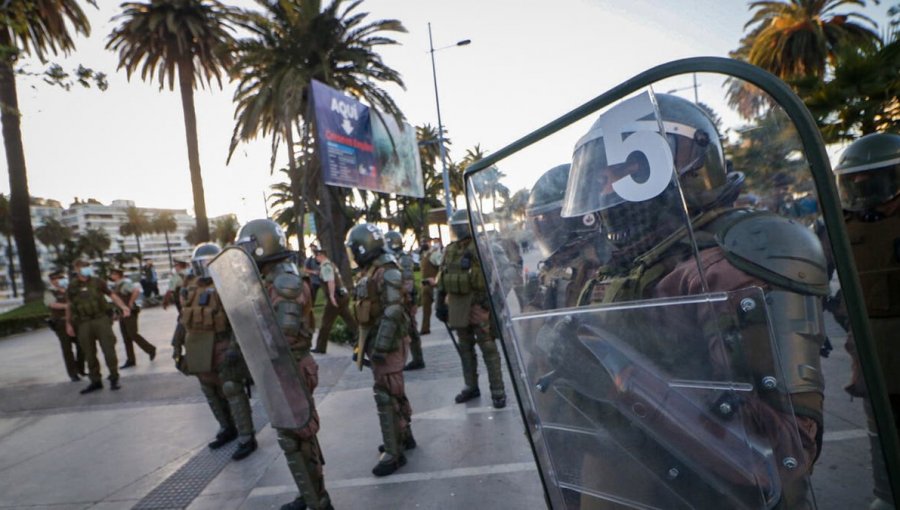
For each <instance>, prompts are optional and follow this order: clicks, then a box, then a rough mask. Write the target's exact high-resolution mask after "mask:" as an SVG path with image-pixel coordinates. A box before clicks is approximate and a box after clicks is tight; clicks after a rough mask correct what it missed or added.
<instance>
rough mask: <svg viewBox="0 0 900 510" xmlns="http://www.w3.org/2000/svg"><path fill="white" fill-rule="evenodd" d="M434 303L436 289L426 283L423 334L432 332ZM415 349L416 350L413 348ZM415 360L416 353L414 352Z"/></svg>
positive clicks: (423, 306)
mask: <svg viewBox="0 0 900 510" xmlns="http://www.w3.org/2000/svg"><path fill="white" fill-rule="evenodd" d="M433 303H434V287H432V286H431V285H428V284H426V283H424V282H423V283H422V299H421V304H422V329H421V331H422V333H430V332H431V305H432V304H433ZM420 345H421V343H420ZM413 349H415V348H414V347H413ZM413 357H414V358H415V352H413Z"/></svg>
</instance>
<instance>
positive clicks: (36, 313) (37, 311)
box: [0, 301, 50, 337]
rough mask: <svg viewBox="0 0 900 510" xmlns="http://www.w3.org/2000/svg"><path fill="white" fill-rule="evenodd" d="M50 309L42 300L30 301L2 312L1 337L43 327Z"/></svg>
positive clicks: (0, 320)
mask: <svg viewBox="0 0 900 510" xmlns="http://www.w3.org/2000/svg"><path fill="white" fill-rule="evenodd" d="M48 317H50V310H48V309H47V307H46V306H45V305H44V303H43V302H41V301H36V302H33V303H28V304H25V305H22V306H20V307H18V308H14V309H12V310H10V311H8V312H6V313H2V314H0V337H4V336H9V335H14V334H16V333H22V332H25V331H31V330H34V329H38V328H42V327H44V326H46V325H47V318H48Z"/></svg>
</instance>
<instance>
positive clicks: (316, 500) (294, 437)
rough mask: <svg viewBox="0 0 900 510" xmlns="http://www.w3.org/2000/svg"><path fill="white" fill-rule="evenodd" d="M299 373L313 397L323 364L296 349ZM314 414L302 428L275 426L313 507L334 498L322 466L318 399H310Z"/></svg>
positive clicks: (293, 473)
mask: <svg viewBox="0 0 900 510" xmlns="http://www.w3.org/2000/svg"><path fill="white" fill-rule="evenodd" d="M294 360H295V362H296V366H297V373H298V374H300V376H301V377H303V379H304V381H305V382H306V388H307V389H308V390H309V398H310V399H312V395H313V392H314V391H315V389H316V386H318V385H319V366H318V365H317V364H316V362H315V360H314V359H313V357H312V356H311V355H310V354H308V353H302V354H300V353H294ZM310 404H311V407H310V408H311V412H312V416H310V419H309V423H308V424H307V425H306V426H305V427H303V428H302V429H275V431H276V432H277V433H278V444H279V445H280V446H281V449H282V451H284V459H285V460H286V461H287V465H288V470H289V471H290V472H291V476H292V477H293V478H294V482H295V483H296V484H297V489H299V490H300V496H302V497H303V501H304V502H306V506H307V507H308V508H310V509H321V508H326V507H327V506H328V505H329V504H330V502H331V500H330V498H329V496H328V492H327V491H326V490H325V477H324V475H323V472H322V466H324V465H325V459H324V458H323V457H322V450H321V449H320V448H319V440H318V438H316V433H318V432H319V413H318V412H317V411H316V408H315V402H310Z"/></svg>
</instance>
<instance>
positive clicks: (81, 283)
mask: <svg viewBox="0 0 900 510" xmlns="http://www.w3.org/2000/svg"><path fill="white" fill-rule="evenodd" d="M109 295H112V291H111V290H109V287H107V285H106V282H104V281H103V280H100V279H99V278H96V277H93V276H91V277H89V278H87V279H86V280H82V279H81V278H74V279H73V281H71V282H70V283H69V287H68V289H66V299H67V301H68V303H69V310H70V318H71V321H72V326H73V328H74V329H75V334H76V336H77V337H78V343H79V344H80V345H81V350H82V351H83V352H84V356H85V359H86V360H87V365H88V376H89V377H90V379H91V383H93V384H100V383H101V376H100V362H98V361H97V344H96V342H98V341H99V342H100V349H101V350H102V351H103V358H104V359H105V360H106V368H107V369H108V370H109V380H110V382H111V383H112V384H113V388H116V386H117V385H118V381H119V365H118V363H119V361H118V358H117V356H116V335H115V334H113V331H112V318H111V314H112V311H111V310H110V305H109V303H107V301H106V297H105V296H109Z"/></svg>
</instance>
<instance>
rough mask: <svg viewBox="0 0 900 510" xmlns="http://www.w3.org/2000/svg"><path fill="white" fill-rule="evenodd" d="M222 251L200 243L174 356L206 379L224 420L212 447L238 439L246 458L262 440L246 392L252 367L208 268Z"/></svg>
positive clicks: (204, 385) (210, 400)
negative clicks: (247, 363)
mask: <svg viewBox="0 0 900 510" xmlns="http://www.w3.org/2000/svg"><path fill="white" fill-rule="evenodd" d="M220 251H221V250H220V249H219V247H218V246H216V245H215V244H212V243H202V244H199V245H197V247H196V248H194V252H193V254H192V256H191V272H192V276H191V277H190V278H188V279H187V280H186V281H184V282H183V287H182V289H181V298H180V301H181V314H180V316H179V322H180V324H181V326H182V327H181V328H179V329H178V332H180V333H177V334H176V337H175V340H174V341H173V357H175V360H176V363H177V364H178V365H179V369H180V370H182V371H183V372H184V373H186V374H191V375H196V376H197V379H199V380H200V389H201V390H202V391H203V396H204V397H206V403H207V404H209V408H210V410H212V413H213V416H214V417H215V418H216V421H217V422H218V423H219V431H218V432H217V433H216V438H215V439H214V440H213V441H212V442H210V443H209V445H208V446H209V448H211V449H213V450H215V449H218V448H221V447H223V446H225V445H226V444H228V443H230V442H231V441H234V440H235V439H237V440H238V447H237V449H236V450H235V451H234V453H233V454H232V456H231V458H232V459H234V460H241V459H243V458H245V457H247V456H248V455H250V454H251V453H253V452H254V451H255V450H256V447H257V444H256V438H255V431H254V429H253V416H252V414H251V409H250V400H249V399H248V398H247V393H246V392H245V391H244V387H245V384H246V382H247V378H248V376H247V374H248V371H247V367H246V365H245V364H244V360H243V356H241V351H240V347H239V346H238V344H237V341H236V340H235V338H234V332H233V331H232V329H231V324H230V323H229V322H228V316H227V315H226V314H225V309H224V308H223V307H222V302H221V300H220V299H219V296H218V294H217V293H216V288H215V285H214V283H213V281H212V278H210V276H209V271H208V269H207V265H208V264H209V261H210V260H212V259H213V258H214V257H215V256H216V255H218V254H219V252H220ZM182 351H184V352H182Z"/></svg>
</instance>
